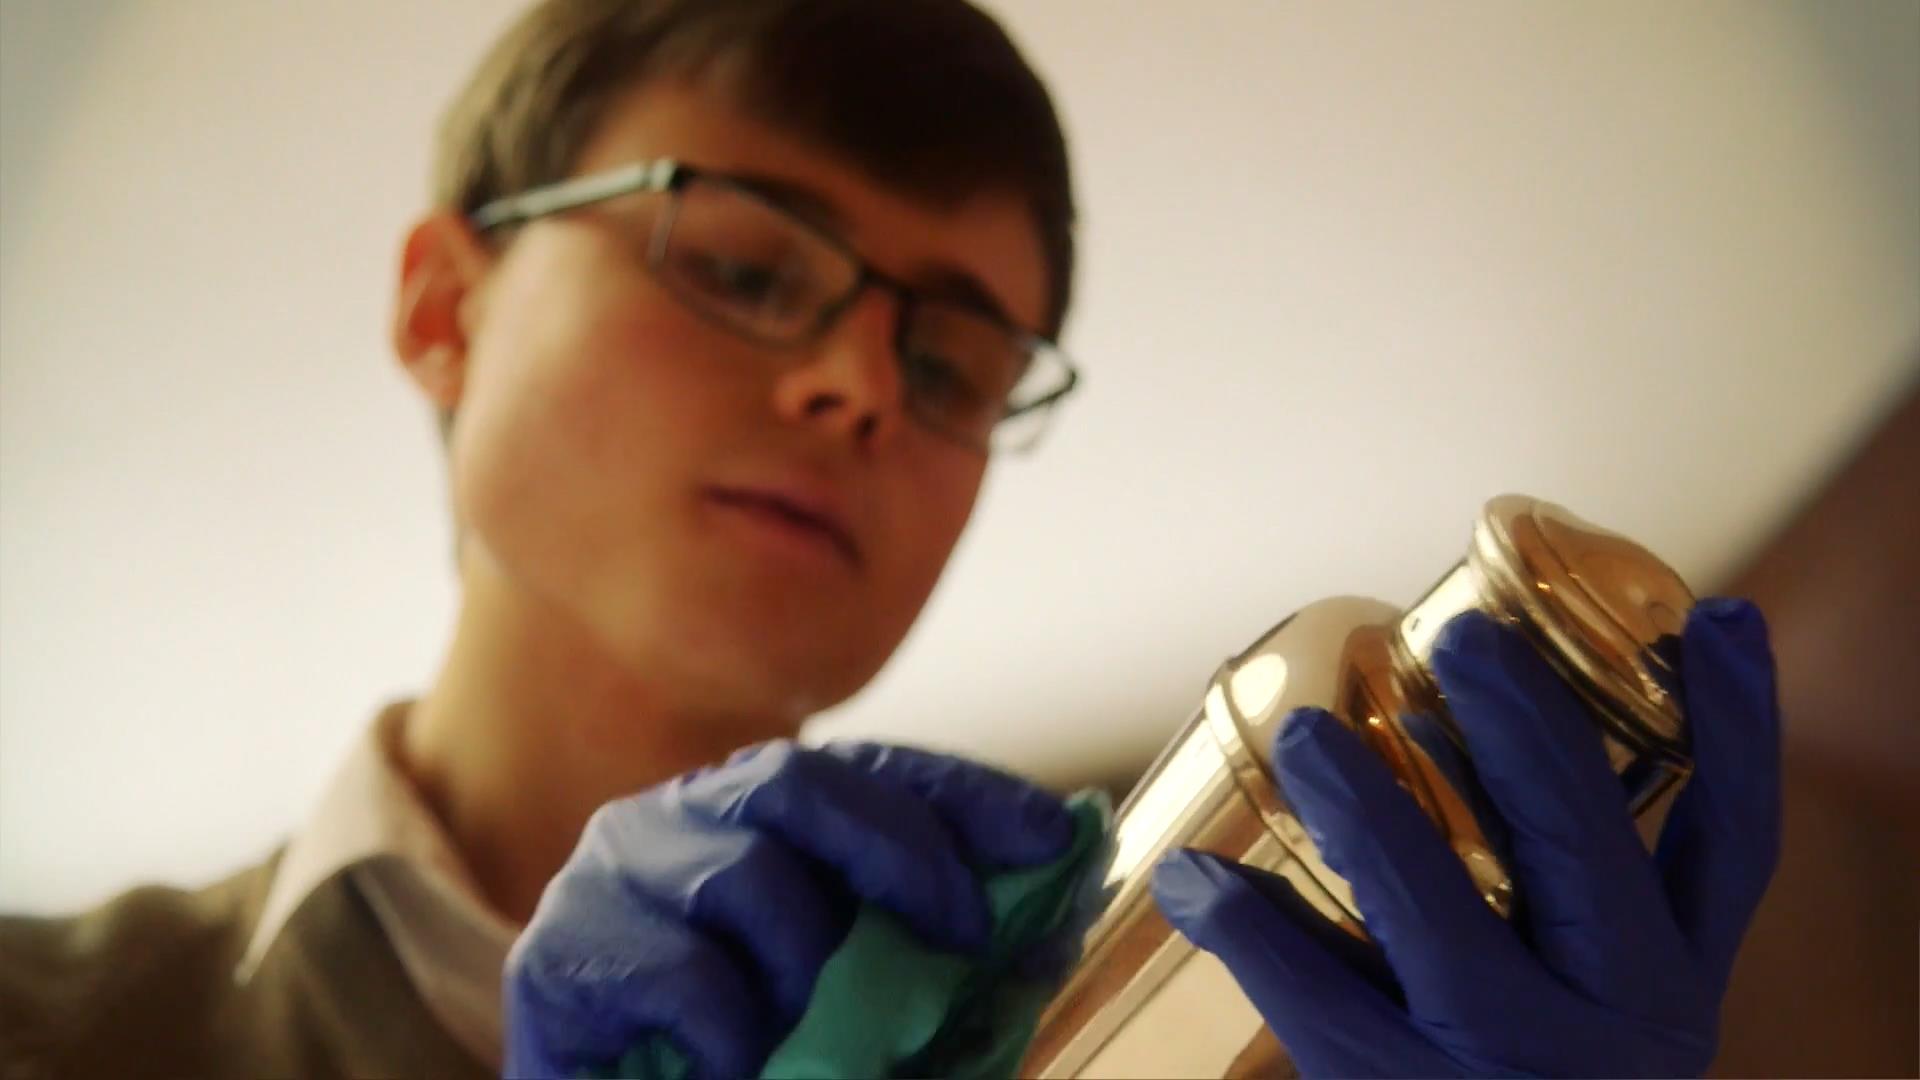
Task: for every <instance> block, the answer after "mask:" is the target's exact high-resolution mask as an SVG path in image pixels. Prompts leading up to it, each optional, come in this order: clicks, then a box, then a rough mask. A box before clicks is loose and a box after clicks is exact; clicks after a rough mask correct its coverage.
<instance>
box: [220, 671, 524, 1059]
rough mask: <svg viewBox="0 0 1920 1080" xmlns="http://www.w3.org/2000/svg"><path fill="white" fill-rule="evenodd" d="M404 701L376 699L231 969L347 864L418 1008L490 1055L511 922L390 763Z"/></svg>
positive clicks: (245, 974)
mask: <svg viewBox="0 0 1920 1080" xmlns="http://www.w3.org/2000/svg"><path fill="white" fill-rule="evenodd" d="M412 705H413V702H411V701H396V702H393V703H392V704H389V705H387V706H386V707H385V708H383V709H381V710H380V713H379V715H378V716H377V717H376V718H375V719H374V722H373V724H372V725H371V726H370V727H369V729H368V731H367V735H366V737H365V738H362V739H361V740H360V741H359V742H357V743H356V744H355V745H354V747H353V749H352V750H351V751H349V753H348V754H347V757H346V760H345V761H343V762H341V764H340V768H339V770H338V771H337V772H335V774H334V777H333V780H332V781H331V782H330V783H329V784H328V786H327V788H326V791H325V792H324V793H323V794H322V796H321V798H320V801H319V803H318V804H317V805H316V806H315V807H314V810H313V814H312V815H311V816H310V817H309V818H308V819H307V823H306V825H305V827H303V828H302V829H301V830H300V832H299V833H298V834H296V835H295V837H294V838H293V840H292V842H291V843H289V844H288V845H287V850H286V853H285V854H284V855H283V856H282V857H281V860H280V866H279V869H278V870H277V871H276V872H275V873H274V879H273V885H272V886H271V887H270V888H269V890H268V892H267V899H266V903H265V904H264V905H263V906H262V907H261V911H260V921H259V922H258V923H257V924H256V925H255V927H254V931H253V937H252V939H251V940H250V941H249V942H248V944H247V951H246V953H245V954H244V955H243V956H242V957H241V960H240V963H239V965H238V966H237V967H236V968H235V969H234V973H233V974H234V981H235V982H236V983H240V984H244V983H245V982H246V981H247V980H248V979H250V978H252V976H253V974H254V972H255V971H256V970H258V968H259V966H260V962H261V960H262V959H263V958H264V957H265V956H266V954H267V952H268V950H269V949H271V948H272V946H273V943H274V942H275V941H276V940H277V939H278V938H279V936H280V934H281V932H282V931H283V930H284V929H285V928H286V926H287V923H288V922H289V921H290V920H291V919H292V918H293V916H294V913H295V912H297V911H298V910H299V909H300V906H301V904H303V903H304V902H305V901H306V899H307V898H308V897H309V896H311V895H313V893H314V891H315V890H316V889H318V888H319V887H320V886H321V885H323V884H325V883H326V882H327V881H328V880H330V879H331V878H333V877H334V876H335V875H338V874H341V873H346V872H352V873H354V874H355V877H356V883H357V884H359V885H360V886H361V887H362V890H363V892H366V893H367V894H368V895H367V898H368V901H369V903H370V904H371V906H372V907H373V909H374V913H375V915H376V917H377V918H378V919H379V920H380V923H381V927H382V929H383V930H385V931H386V934H387V937H388V939H389V940H390V941H391V942H392V943H393V945H394V948H395V951H396V952H397V953H399V955H400V959H401V962H402V963H403V964H404V965H405V967H406V968H407V973H408V975H409V977H411V978H412V980H413V983H414V986H415V988H416V989H417V990H418V991H419V993H420V994H421V996H422V998H423V999H424V1000H425V1001H426V1004H427V1006H428V1007H429V1009H431V1010H432V1011H433V1012H434V1013H435V1015H436V1016H437V1017H438V1018H439V1019H440V1020H441V1022H442V1023H443V1024H444V1025H446V1026H447V1027H448V1029H449V1031H450V1032H451V1033H452V1034H453V1035H454V1036H455V1037H456V1038H458V1039H460V1040H461V1041H462V1042H463V1043H466V1044H467V1045H468V1048H469V1049H470V1050H472V1051H473V1052H474V1053H475V1054H476V1055H478V1056H480V1058H481V1060H483V1061H490V1060H497V1058H498V1055H499V1044H498V1031H499V1017H498V992H499V981H500V963H501V962H502V961H504V960H505V958H506V952H507V948H508V947H509V946H510V945H511V944H512V943H513V939H514V938H515V937H517V936H518V935H519V932H520V927H519V926H518V925H517V924H515V923H514V922H512V921H511V920H508V919H506V918H505V917H503V916H502V915H500V914H499V913H498V912H496V911H495V910H494V909H493V908H492V907H491V906H490V905H488V904H487V902H486V901H485V900H484V899H483V898H482V895H481V892H480V888H479V886H478V884H477V883H476V882H475V880H474V877H473V874H472V871H471V870H469V869H468V867H467V865H466V862H465V860H463V859H462V858H461V857H460V853H459V851H458V849H456V848H455V847H454V845H453V841H452V840H451V838H449V837H448V835H447V833H446V830H445V829H444V828H443V827H442V826H441V824H440V821H439V819H438V818H436V817H435V816H434V814H433V812H432V811H431V810H430V809H429V808H428V807H427V805H426V803H425V801H424V800H422V799H421V797H420V793H419V792H418V791H417V790H415V789H414V787H413V785H412V784H411V783H410V782H409V781H408V778H407V776H406V774H405V773H403V772H402V771H401V770H400V768H399V767H398V765H396V764H395V753H394V752H395V750H396V748H397V747H398V746H399V743H400V736H401V734H402V731H403V730H404V727H405V724H406V720H407V715H408V712H409V710H410V709H411V707H412Z"/></svg>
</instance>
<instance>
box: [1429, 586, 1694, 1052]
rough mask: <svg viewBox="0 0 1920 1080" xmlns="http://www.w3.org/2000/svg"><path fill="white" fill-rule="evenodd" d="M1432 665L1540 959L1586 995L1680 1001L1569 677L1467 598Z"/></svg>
mask: <svg viewBox="0 0 1920 1080" xmlns="http://www.w3.org/2000/svg"><path fill="white" fill-rule="evenodd" d="M1432 666H1433V672H1434V675H1435V677H1436V678H1437V680H1438V681H1439V683H1440V689H1441V692H1442V693H1444V694H1445V695H1446V699H1447V704H1448V707H1449V709H1450V710H1451V712H1452V714H1453V717H1454V719H1455V721H1456V722H1457V724H1458V725H1459V728H1460V731H1461V733H1462V735H1463V736H1464V737H1465V738H1466V741H1467V747H1468V750H1469V751H1470V752H1471V754H1472V756H1473V762H1474V767H1475V769H1476V770H1477V771H1478V773H1479V776H1480V779H1481V782H1482V784H1483V785H1484V786H1485V789H1486V792H1487V795H1488V797H1490V798H1491V799H1492V800H1493V802H1494V804H1495V805H1496V806H1497V807H1498V808H1499V810H1500V814H1501V816H1502V817H1504V818H1505V819H1506V822H1507V825H1508V829H1509V841H1510V843H1511V845H1512V848H1511V850H1512V871H1513V876H1514V880H1515V884H1516V886H1517V887H1518V890H1519V893H1520V898H1521V905H1522V906H1521V910H1522V912H1523V917H1524V918H1525V920H1526V926H1527V928H1528V930H1529V932H1530V935H1531V937H1532V940H1533V945H1534V948H1535V950H1536V951H1537V952H1538V954H1539V956H1540V958H1541V960H1542V961H1543V962H1545V964H1546V965H1547V967H1548V968H1549V969H1551V970H1552V971H1553V972H1554V973H1555V974H1557V975H1559V976H1560V978H1561V979H1562V980H1564V981H1565V982H1566V983H1567V984H1568V985H1570V986H1573V987H1574V988H1575V989H1577V990H1579V991H1581V992H1582V993H1584V994H1586V995H1587V996H1588V997H1589V998H1591V999H1592V1000H1595V1001H1598V1002H1601V1003H1604V1004H1607V1005H1610V1006H1613V1007H1615V1008H1618V1009H1621V1010H1623V1011H1627V1012H1629V1013H1631V1014H1633V1015H1647V1016H1655V1017H1667V1016H1674V1015H1682V1010H1686V1009H1690V1008H1692V1007H1693V1006H1694V1004H1695V1002H1694V1000H1693V998H1694V996H1695V995H1696V994H1697V988H1696V987H1695V986H1694V985H1693V984H1691V983H1690V982H1689V981H1688V980H1678V979H1671V978H1668V977H1667V976H1668V974H1670V971H1669V968H1668V965H1669V964H1670V958H1671V957H1672V956H1674V955H1675V954H1676V952H1677V951H1678V950H1679V949H1680V948H1681V945H1682V942H1681V938H1680V935H1679V932H1678V930H1677V928H1676V927H1675V926H1674V923H1673V920H1672V919H1671V918H1670V917H1669V916H1668V914H1667V905H1666V897H1665V895H1664V893H1663V892H1662V889H1661V885H1660V881H1659V878H1658V875H1657V874H1656V872H1655V870H1654V866H1653V862H1652V860H1651V859H1650V858H1648V856H1647V853H1646V849H1645V847H1643V846H1642V844H1641V841H1640V836H1639V833H1638V832H1636V831H1635V829H1634V826H1633V817H1632V815H1631V814H1630V813H1629V811H1628V809H1627V797H1626V791H1625V789H1624V787H1623V786H1622V785H1621V783H1620V780H1619V778H1618V777H1617V776H1616V775H1615V773H1614V771H1613V769H1612V767H1611V766H1610V765H1609V764H1608V762H1607V758H1606V752H1605V749H1604V748H1603V746H1602V743H1601V737H1600V733H1599V729H1598V728H1597V727H1596V726H1595V723H1594V721H1593V719H1592V718H1591V717H1590V716H1589V714H1588V713H1587V712H1586V708H1585V706H1584V705H1583V704H1582V703H1581V702H1580V699H1579V698H1578V697H1577V696H1575V694H1574V692H1573V690H1572V689H1571V688H1570V687H1569V686H1568V685H1567V684H1566V683H1565V682H1564V681H1562V680H1561V679H1560V677H1559V676H1558V675H1557V674H1556V673H1555V672H1554V670H1553V668H1552V667H1550V666H1549V665H1548V664H1547V662H1546V660H1545V658H1544V657H1542V656H1541V655H1540V653H1539V652H1538V651H1537V650H1535V649H1534V648H1533V646H1532V645H1531V644H1530V643H1529V642H1528V641H1527V640H1526V638H1524V637H1523V636H1521V634H1520V633H1519V631H1517V630H1513V629H1510V628H1507V627H1503V626H1501V625H1500V624H1499V623H1497V622H1495V621H1494V620H1493V619H1492V618H1491V617H1489V616H1487V615H1485V614H1482V613H1480V612H1469V613H1467V614H1465V615H1462V616H1459V617H1458V618H1455V619H1454V620H1453V621H1452V622H1450V623H1448V624H1447V626H1446V627H1445V629H1443V630H1442V631H1441V633H1440V638H1439V640H1438V641H1437V642H1436V643H1435V647H1434V652H1433V660H1432Z"/></svg>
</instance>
